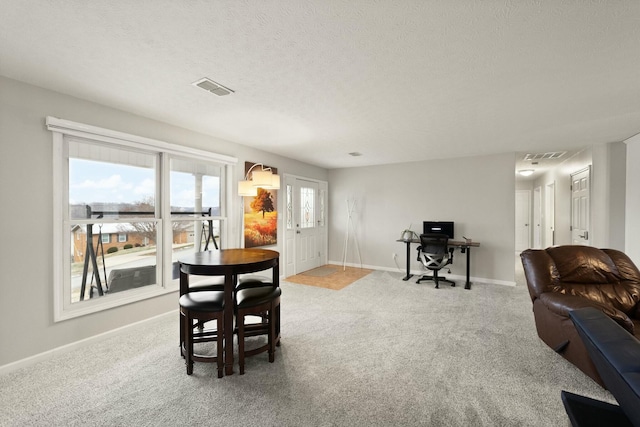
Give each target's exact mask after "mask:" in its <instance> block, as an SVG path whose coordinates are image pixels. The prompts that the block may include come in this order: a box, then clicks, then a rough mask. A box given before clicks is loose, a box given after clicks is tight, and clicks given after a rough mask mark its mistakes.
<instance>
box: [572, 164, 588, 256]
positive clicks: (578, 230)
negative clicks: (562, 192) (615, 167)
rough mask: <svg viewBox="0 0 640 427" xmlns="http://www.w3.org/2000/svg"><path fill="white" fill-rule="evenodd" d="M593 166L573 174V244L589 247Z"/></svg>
mask: <svg viewBox="0 0 640 427" xmlns="http://www.w3.org/2000/svg"><path fill="white" fill-rule="evenodd" d="M590 209H591V166H587V167H586V168H585V169H582V170H580V171H578V172H574V173H572V174H571V242H572V243H573V244H574V245H589V244H590V243H591V236H590V235H589V226H590V224H589V221H590V214H589V212H590Z"/></svg>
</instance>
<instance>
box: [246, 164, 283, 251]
mask: <svg viewBox="0 0 640 427" xmlns="http://www.w3.org/2000/svg"><path fill="white" fill-rule="evenodd" d="M253 165H254V163H250V162H246V163H245V173H246V171H248V170H249V169H251V167H252V166H253ZM271 169H272V171H273V173H277V170H276V169H275V168H271ZM277 201H278V199H277V190H266V189H264V188H258V195H257V196H255V197H245V198H244V247H245V248H255V247H257V246H269V245H275V244H277V243H278V209H277V206H278V203H277Z"/></svg>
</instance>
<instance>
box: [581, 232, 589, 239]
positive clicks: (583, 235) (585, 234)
mask: <svg viewBox="0 0 640 427" xmlns="http://www.w3.org/2000/svg"><path fill="white" fill-rule="evenodd" d="M578 237H581V238H583V239H584V240H589V232H588V231H585V232H584V234H582V235H580V234H579V235H578Z"/></svg>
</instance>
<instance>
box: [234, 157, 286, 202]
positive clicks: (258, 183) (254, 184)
mask: <svg viewBox="0 0 640 427" xmlns="http://www.w3.org/2000/svg"><path fill="white" fill-rule="evenodd" d="M256 166H260V170H256V171H253V168H255V167H256ZM252 171H253V172H252ZM258 188H264V189H265V190H278V189H279V188H280V176H279V175H278V174H275V173H273V171H272V170H271V168H270V167H267V166H265V165H263V164H262V163H256V164H255V165H253V166H251V169H249V171H247V174H246V175H245V177H244V181H239V182H238V196H243V197H255V196H257V195H258Z"/></svg>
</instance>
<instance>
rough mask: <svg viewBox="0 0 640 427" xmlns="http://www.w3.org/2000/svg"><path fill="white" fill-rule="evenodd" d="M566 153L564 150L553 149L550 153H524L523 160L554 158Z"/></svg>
mask: <svg viewBox="0 0 640 427" xmlns="http://www.w3.org/2000/svg"><path fill="white" fill-rule="evenodd" d="M565 154H567V152H566V151H553V152H550V153H536V154H525V156H524V159H523V160H555V159H559V158H560V157H562V156H564V155H565Z"/></svg>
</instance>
